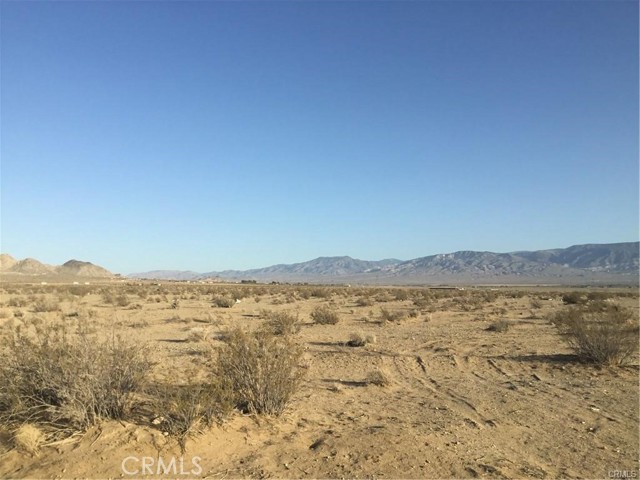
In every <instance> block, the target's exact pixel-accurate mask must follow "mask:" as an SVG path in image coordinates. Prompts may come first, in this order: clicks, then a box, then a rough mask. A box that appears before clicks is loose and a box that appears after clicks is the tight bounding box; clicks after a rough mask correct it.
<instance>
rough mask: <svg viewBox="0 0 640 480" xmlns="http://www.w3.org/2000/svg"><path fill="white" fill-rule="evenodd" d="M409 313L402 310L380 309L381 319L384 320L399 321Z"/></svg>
mask: <svg viewBox="0 0 640 480" xmlns="http://www.w3.org/2000/svg"><path fill="white" fill-rule="evenodd" d="M406 316H407V313H406V312H404V311H402V310H389V309H386V308H384V307H383V308H381V309H380V320H381V321H382V323H384V322H399V321H401V320H404V318H406Z"/></svg>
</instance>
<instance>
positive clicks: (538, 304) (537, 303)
mask: <svg viewBox="0 0 640 480" xmlns="http://www.w3.org/2000/svg"><path fill="white" fill-rule="evenodd" d="M530 304H531V308H534V309H538V308H542V305H543V303H542V300H541V299H540V298H537V297H533V298H531V301H530Z"/></svg>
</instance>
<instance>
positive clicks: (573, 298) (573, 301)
mask: <svg viewBox="0 0 640 480" xmlns="http://www.w3.org/2000/svg"><path fill="white" fill-rule="evenodd" d="M586 301H587V297H585V296H583V295H582V294H581V293H580V292H569V293H565V294H564V295H563V296H562V302H563V303H564V304H565V305H580V304H582V303H586Z"/></svg>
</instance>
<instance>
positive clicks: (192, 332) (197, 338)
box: [187, 327, 211, 342]
mask: <svg viewBox="0 0 640 480" xmlns="http://www.w3.org/2000/svg"><path fill="white" fill-rule="evenodd" d="M210 335H211V329H209V328H205V327H191V328H190V329H189V330H188V333H187V342H204V341H205V340H207V339H208V338H209V336H210Z"/></svg>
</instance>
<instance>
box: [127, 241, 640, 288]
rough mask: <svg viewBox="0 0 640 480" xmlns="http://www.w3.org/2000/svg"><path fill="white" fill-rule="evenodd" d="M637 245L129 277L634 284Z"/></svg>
mask: <svg viewBox="0 0 640 480" xmlns="http://www.w3.org/2000/svg"><path fill="white" fill-rule="evenodd" d="M639 246H640V243H639V242H626V243H611V244H586V245H574V246H571V247H568V248H558V249H550V250H537V251H517V252H510V253H494V252H477V251H459V252H453V253H446V254H438V255H431V256H426V257H419V258H415V259H412V260H407V261H402V260H397V259H386V260H380V261H368V260H359V259H355V258H351V257H348V256H341V257H319V258H316V259H314V260H310V261H308V262H302V263H294V264H279V265H272V266H269V267H265V268H256V269H250V270H225V271H221V272H206V273H195V272H191V271H173V270H156V271H153V272H144V273H134V274H130V275H129V277H130V278H155V279H166V280H204V279H211V278H217V279H220V280H256V281H260V282H269V281H280V282H320V283H345V282H353V283H368V284H376V283H397V284H404V283H407V284H408V283H431V284H433V283H565V284H576V283H595V284H598V283H625V284H634V283H638V269H639V265H640V262H639V257H640V255H639Z"/></svg>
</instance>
